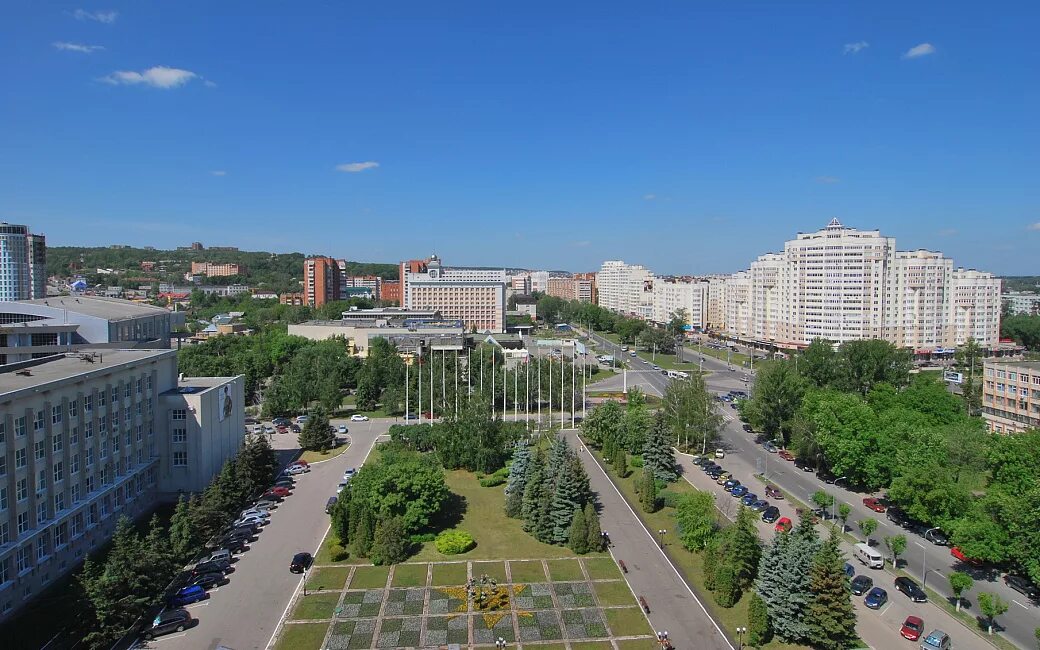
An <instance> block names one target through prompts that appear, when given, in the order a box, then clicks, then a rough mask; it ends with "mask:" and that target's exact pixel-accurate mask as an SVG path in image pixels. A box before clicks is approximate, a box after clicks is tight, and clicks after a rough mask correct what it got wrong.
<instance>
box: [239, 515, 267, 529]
mask: <svg viewBox="0 0 1040 650" xmlns="http://www.w3.org/2000/svg"><path fill="white" fill-rule="evenodd" d="M251 524H255V525H257V526H266V525H267V517H261V516H260V515H250V516H248V517H240V518H239V519H238V521H236V522H235V523H234V524H232V527H234V528H237V527H239V526H248V525H251Z"/></svg>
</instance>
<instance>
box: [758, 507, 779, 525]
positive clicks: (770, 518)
mask: <svg viewBox="0 0 1040 650" xmlns="http://www.w3.org/2000/svg"><path fill="white" fill-rule="evenodd" d="M779 518H780V508H777V507H776V506H769V507H768V508H766V509H765V510H763V511H762V521H764V522H766V523H767V524H771V523H773V522H774V521H776V520H777V519H779Z"/></svg>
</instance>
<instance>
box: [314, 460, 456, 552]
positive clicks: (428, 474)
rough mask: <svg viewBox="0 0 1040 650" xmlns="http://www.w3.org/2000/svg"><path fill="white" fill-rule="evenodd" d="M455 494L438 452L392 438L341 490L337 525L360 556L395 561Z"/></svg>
mask: <svg viewBox="0 0 1040 650" xmlns="http://www.w3.org/2000/svg"><path fill="white" fill-rule="evenodd" d="M450 498H451V492H450V491H449V490H448V486H447V484H446V483H445V481H444V470H443V468H442V467H441V466H440V464H439V463H438V462H437V459H436V458H435V457H434V456H432V455H429V454H420V453H418V452H416V451H414V450H411V449H407V448H405V447H403V446H401V445H398V444H396V443H393V442H391V443H388V444H385V445H382V446H381V447H380V456H379V459H378V460H377V461H375V462H372V461H369V462H367V463H365V465H364V466H363V467H362V468H361V469H360V470H359V471H358V473H357V475H355V476H354V478H353V479H352V480H351V481H350V483H349V484H348V485H347V486H346V487H345V488H343V489H342V490H341V491H340V493H339V499H338V500H337V501H336V504H335V505H334V506H333V508H332V512H331V519H332V527H333V530H334V531H335V533H336V536H337V537H338V538H339V541H340V544H341V545H342V546H345V547H349V548H350V549H351V552H353V553H354V555H355V556H356V557H363V558H369V559H370V560H372V562H373V563H374V564H396V563H398V562H403V561H404V560H405V559H407V557H408V555H409V554H410V552H411V549H412V547H413V542H412V540H413V536H414V535H417V534H419V533H421V532H423V531H427V530H429V529H430V528H431V526H432V525H433V524H434V522H435V520H436V519H437V517H438V516H439V515H441V514H442V511H443V509H444V508H445V506H446V505H447V504H448V503H449V501H450Z"/></svg>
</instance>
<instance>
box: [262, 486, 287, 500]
mask: <svg viewBox="0 0 1040 650" xmlns="http://www.w3.org/2000/svg"><path fill="white" fill-rule="evenodd" d="M267 495H274V496H279V497H282V498H283V499H284V498H285V497H287V496H289V488H287V487H282V486H279V485H276V486H274V487H272V488H270V489H268V490H267V492H264V496H267Z"/></svg>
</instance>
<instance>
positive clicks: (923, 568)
mask: <svg viewBox="0 0 1040 650" xmlns="http://www.w3.org/2000/svg"><path fill="white" fill-rule="evenodd" d="M914 546H917V547H919V548H920V549H921V585H922V586H924V585H926V584H928V566H927V562H928V554H927V553H926V552H925V548H924V544H922V543H921V542H914Z"/></svg>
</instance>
